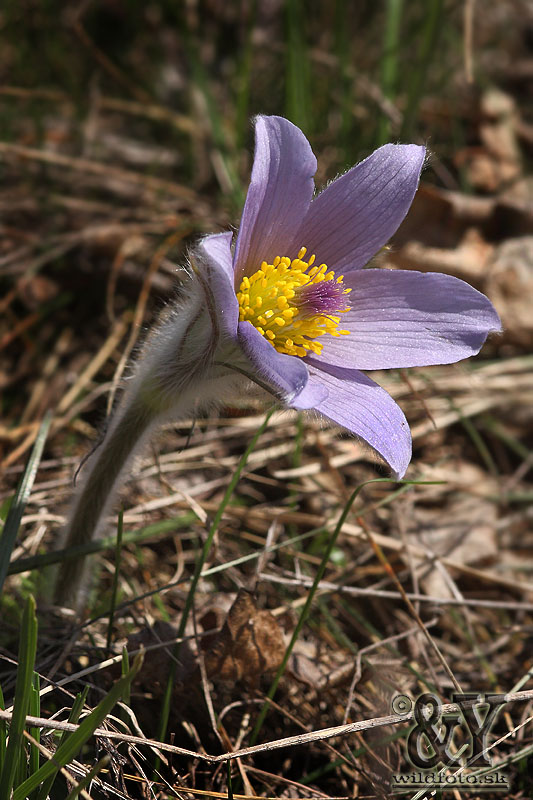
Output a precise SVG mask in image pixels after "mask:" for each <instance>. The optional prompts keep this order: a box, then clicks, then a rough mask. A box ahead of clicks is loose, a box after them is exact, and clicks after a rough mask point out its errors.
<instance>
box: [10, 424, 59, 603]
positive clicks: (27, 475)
mask: <svg viewBox="0 0 533 800" xmlns="http://www.w3.org/2000/svg"><path fill="white" fill-rule="evenodd" d="M51 421H52V415H51V414H50V413H48V414H46V416H45V418H44V419H43V421H42V423H41V427H40V428H39V433H38V434H37V438H36V439H35V444H34V445H33V449H32V451H31V454H30V457H29V459H28V463H27V465H26V469H25V470H24V473H23V475H22V478H21V480H20V483H19V485H18V488H17V491H16V494H15V497H14V499H13V502H12V503H11V506H10V509H9V512H8V515H7V519H6V524H5V525H4V529H3V531H2V536H1V537H0V594H1V593H2V589H3V586H4V581H5V579H6V575H7V573H8V570H9V560H10V558H11V553H12V551H13V547H14V546H15V541H16V539H17V534H18V532H19V528H20V520H21V519H22V515H23V513H24V509H25V508H26V503H27V502H28V497H29V496H30V492H31V489H32V486H33V483H34V481H35V476H36V474H37V469H38V467H39V462H40V460H41V456H42V454H43V448H44V443H45V441H46V437H47V435H48V429H49V428H50V423H51Z"/></svg>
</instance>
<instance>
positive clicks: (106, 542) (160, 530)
mask: <svg viewBox="0 0 533 800" xmlns="http://www.w3.org/2000/svg"><path fill="white" fill-rule="evenodd" d="M197 519H198V518H197V516H196V514H193V512H192V511H191V512H190V513H187V514H183V515H182V516H180V517H176V518H175V519H164V520H160V521H159V522H154V523H153V524H152V525H146V526H145V527H144V528H139V530H137V531H126V533H125V534H124V535H123V537H122V543H123V544H140V543H142V542H145V541H148V540H157V539H159V538H164V537H166V536H169V535H170V534H171V533H174V532H175V531H177V530H180V529H181V528H187V527H189V526H190V524H191V522H195V521H196V520H197ZM116 545H117V537H116V536H106V537H105V538H103V539H99V540H98V541H93V542H85V544H81V545H78V546H76V547H66V548H64V549H63V550H53V551H51V552H49V553H40V554H39V555H36V556H28V557H27V558H18V559H17V560H16V561H14V562H13V563H12V564H10V566H9V571H8V574H9V575H15V574H16V573H18V572H28V571H29V570H32V569H39V570H40V569H43V568H44V567H50V566H52V565H53V564H59V563H61V562H62V561H63V559H66V558H78V557H79V556H87V555H90V554H91V553H100V552H102V551H104V550H114V549H115V548H116Z"/></svg>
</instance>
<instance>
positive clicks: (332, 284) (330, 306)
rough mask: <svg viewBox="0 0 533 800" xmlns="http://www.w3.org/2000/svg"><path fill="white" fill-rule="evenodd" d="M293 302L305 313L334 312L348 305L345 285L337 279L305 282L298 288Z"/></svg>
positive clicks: (342, 309)
mask: <svg viewBox="0 0 533 800" xmlns="http://www.w3.org/2000/svg"><path fill="white" fill-rule="evenodd" d="M293 303H294V305H296V306H298V308H300V309H302V311H303V313H304V314H334V313H335V312H337V311H345V310H346V309H347V307H348V304H347V303H346V298H345V297H344V287H343V286H342V284H339V283H337V282H336V281H320V283H307V284H305V285H304V286H302V287H300V288H299V289H298V290H297V296H296V297H295V298H294V300H293Z"/></svg>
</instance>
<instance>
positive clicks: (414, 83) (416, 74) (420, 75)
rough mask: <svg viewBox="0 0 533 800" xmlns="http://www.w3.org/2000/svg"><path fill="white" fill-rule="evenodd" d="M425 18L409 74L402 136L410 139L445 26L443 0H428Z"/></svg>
mask: <svg viewBox="0 0 533 800" xmlns="http://www.w3.org/2000/svg"><path fill="white" fill-rule="evenodd" d="M424 9H425V14H426V16H425V20H424V25H423V30H422V32H421V34H420V42H421V44H420V49H419V52H418V58H417V59H416V62H415V64H414V65H413V68H412V69H411V71H410V76H409V88H408V91H407V105H406V109H405V114H404V118H403V124H402V130H401V133H400V138H401V139H402V140H409V139H411V138H412V135H413V127H414V121H415V117H416V113H417V111H418V104H419V102H420V98H421V97H422V92H423V91H424V86H425V83H426V79H427V76H428V73H429V66H430V64H431V61H432V59H433V58H434V57H435V53H436V52H437V42H438V38H439V35H440V32H441V29H442V27H443V25H442V22H443V10H444V5H443V0H427V2H426V4H425V5H424Z"/></svg>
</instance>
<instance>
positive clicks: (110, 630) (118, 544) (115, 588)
mask: <svg viewBox="0 0 533 800" xmlns="http://www.w3.org/2000/svg"><path fill="white" fill-rule="evenodd" d="M123 530H124V510H123V509H122V508H121V509H120V511H119V513H118V524H117V541H116V545H115V574H114V575H113V588H112V590H111V607H110V609H109V624H108V626H107V649H108V650H111V639H112V638H113V620H114V617H115V607H116V604H117V591H118V577H119V574H120V556H121V552H122V533H123Z"/></svg>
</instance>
